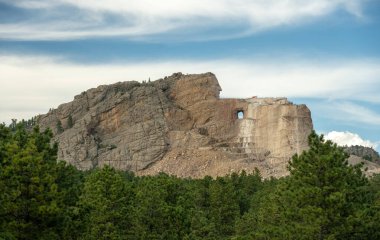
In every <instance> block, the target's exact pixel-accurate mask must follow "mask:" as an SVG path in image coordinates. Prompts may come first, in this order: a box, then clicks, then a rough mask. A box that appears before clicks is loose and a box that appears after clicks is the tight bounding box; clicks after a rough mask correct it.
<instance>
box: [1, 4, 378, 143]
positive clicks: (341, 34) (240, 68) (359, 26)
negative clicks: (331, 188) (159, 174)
mask: <svg viewBox="0 0 380 240" xmlns="http://www.w3.org/2000/svg"><path fill="white" fill-rule="evenodd" d="M173 72H183V73H201V72H213V73H215V74H216V76H217V77H218V79H219V81H220V84H221V86H222V88H223V91H222V97H241V98H244V97H250V96H252V95H257V96H262V97H266V96H273V97H277V96H285V97H288V98H289V99H290V100H291V101H293V102H295V103H299V104H301V103H305V104H307V105H308V107H309V108H310V109H311V111H312V116H313V121H314V127H315V129H316V130H317V131H318V132H320V133H324V134H327V136H329V137H330V138H332V139H334V140H335V141H337V142H338V143H341V144H363V145H369V146H373V147H375V148H377V149H378V150H379V147H380V94H379V92H380V2H379V1H378V0H345V1H342V0H313V1H311V0H181V1H175V0H162V1H153V0H113V1H93V0H81V1H75V0H18V1H11V0H0V73H1V74H0V82H1V83H2V87H1V89H0V121H1V122H9V121H10V119H11V118H18V119H21V118H30V117H32V116H34V115H36V114H39V113H45V112H47V111H48V109H49V108H51V107H57V106H58V105H59V104H60V103H63V102H67V101H71V100H72V99H73V97H74V95H76V94H78V93H80V92H82V91H84V90H86V89H88V88H92V87H96V86H97V85H99V84H110V83H113V82H117V81H127V80H139V81H141V80H146V79H148V78H151V79H157V78H161V77H164V76H166V75H170V74H171V73H173Z"/></svg>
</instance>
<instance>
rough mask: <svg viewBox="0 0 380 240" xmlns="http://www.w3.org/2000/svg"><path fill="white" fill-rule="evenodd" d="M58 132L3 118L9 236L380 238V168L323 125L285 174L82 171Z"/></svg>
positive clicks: (1, 157) (2, 182)
mask: <svg viewBox="0 0 380 240" xmlns="http://www.w3.org/2000/svg"><path fill="white" fill-rule="evenodd" d="M51 137H52V133H51V131H49V130H46V131H44V132H40V130H39V129H38V127H35V128H34V130H33V131H27V130H25V126H24V125H23V124H18V125H17V126H16V127H15V130H14V131H13V129H10V128H9V127H6V126H5V125H0V239H97V240H98V239H380V231H379V230H380V177H379V176H375V177H373V178H371V179H367V178H366V177H364V175H363V174H362V172H361V170H360V166H355V167H352V166H349V165H348V164H347V161H346V159H347V154H346V153H344V152H343V150H342V149H341V148H339V147H337V146H336V145H333V144H332V143H331V142H329V141H327V142H325V141H324V140H323V138H322V137H321V136H318V135H316V134H315V133H312V134H311V135H310V137H309V143H310V150H309V151H307V152H304V153H303V154H301V155H300V156H294V157H293V159H292V161H291V162H290V165H289V170H290V173H291V175H290V176H289V177H286V178H281V179H278V180H276V179H269V180H263V179H262V178H261V176H260V174H259V172H258V171H256V172H254V173H253V174H246V173H244V172H243V173H241V174H232V175H229V176H225V177H218V178H216V179H212V178H211V177H205V178H203V179H180V178H177V177H174V176H168V175H166V174H159V175H158V176H144V177H138V176H135V175H134V174H133V173H131V172H123V171H117V170H114V169H112V168H110V167H104V168H102V169H95V170H93V171H88V172H82V171H78V170H76V169H75V168H74V167H72V166H68V165H66V164H65V163H63V162H57V145H52V144H51Z"/></svg>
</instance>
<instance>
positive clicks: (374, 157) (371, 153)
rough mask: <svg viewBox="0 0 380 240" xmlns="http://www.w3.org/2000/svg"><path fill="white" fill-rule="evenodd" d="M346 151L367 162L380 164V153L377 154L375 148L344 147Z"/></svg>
mask: <svg viewBox="0 0 380 240" xmlns="http://www.w3.org/2000/svg"><path fill="white" fill-rule="evenodd" d="M344 151H345V152H347V153H348V154H350V155H355V156H358V157H361V158H363V159H365V160H367V161H370V162H374V163H377V164H380V156H379V153H378V152H376V151H375V150H374V149H373V148H370V147H364V146H359V145H355V146H349V147H348V146H346V147H344Z"/></svg>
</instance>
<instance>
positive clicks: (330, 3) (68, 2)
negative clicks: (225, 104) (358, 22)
mask: <svg viewBox="0 0 380 240" xmlns="http://www.w3.org/2000/svg"><path fill="white" fill-rule="evenodd" d="M0 2H1V1H0ZM3 2H4V1H3ZM365 2H366V1H364V0H345V1H341V0H181V1H180V3H179V2H178V1H175V0H162V1H155V0H128V1H125V0H112V1H92V0H81V1H76V0H39V1H36V0H18V1H13V2H11V3H9V2H8V1H5V3H6V4H12V5H13V6H15V7H17V8H20V9H23V10H26V11H28V12H29V13H30V16H29V17H28V18H26V19H23V20H22V21H17V22H11V23H0V38H2V39H17V40H52V39H55V40H67V39H80V38H93V37H111V36H113V37H116V36H119V37H127V38H139V39H141V38H142V39H149V38H151V37H157V36H158V37H163V34H165V35H166V36H168V35H169V36H172V37H173V36H176V38H179V39H182V40H184V39H187V40H188V39H200V40H202V39H209V38H233V37H238V36H244V35H250V34H254V33H257V32H260V31H265V30H268V29H272V28H276V27H280V26H294V25H300V24H304V23H308V22H312V21H316V20H319V19H322V18H324V17H326V16H328V15H330V14H331V13H333V12H336V11H339V10H341V11H345V12H347V13H349V14H351V15H353V16H355V17H357V18H363V11H362V8H363V5H364V3H365ZM218 29H223V31H217V30H218ZM201 33H202V34H201Z"/></svg>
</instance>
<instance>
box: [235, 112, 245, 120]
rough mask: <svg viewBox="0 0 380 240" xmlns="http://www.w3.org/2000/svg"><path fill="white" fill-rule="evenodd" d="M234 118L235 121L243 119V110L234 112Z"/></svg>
mask: <svg viewBox="0 0 380 240" xmlns="http://www.w3.org/2000/svg"><path fill="white" fill-rule="evenodd" d="M236 117H237V119H243V118H244V111H243V110H237V111H236Z"/></svg>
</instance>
